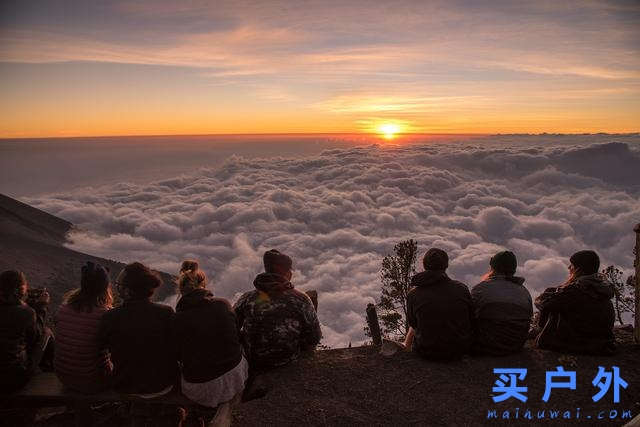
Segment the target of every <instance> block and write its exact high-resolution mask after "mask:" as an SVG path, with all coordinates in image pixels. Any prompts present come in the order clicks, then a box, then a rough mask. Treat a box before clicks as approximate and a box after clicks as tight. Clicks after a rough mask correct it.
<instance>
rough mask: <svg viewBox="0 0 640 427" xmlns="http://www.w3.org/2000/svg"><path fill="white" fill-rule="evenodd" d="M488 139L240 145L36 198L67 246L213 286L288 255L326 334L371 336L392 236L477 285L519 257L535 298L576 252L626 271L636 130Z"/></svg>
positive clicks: (333, 340) (230, 288) (638, 216)
mask: <svg viewBox="0 0 640 427" xmlns="http://www.w3.org/2000/svg"><path fill="white" fill-rule="evenodd" d="M602 139H603V141H602V142H603V143H601V144H585V143H584V142H583V141H585V140H587V138H581V137H579V136H578V137H572V138H567V137H557V138H553V137H546V138H544V140H543V138H542V137H540V138H537V137H527V138H523V137H506V136H505V137H495V138H493V139H489V140H486V141H483V142H458V143H452V142H447V143H430V144H410V145H398V146H377V145H372V146H362V147H354V148H347V149H329V150H325V151H324V152H322V153H321V154H319V155H313V156H302V157H295V158H269V159H247V158H243V157H238V156H232V157H231V158H229V159H228V160H227V161H226V162H225V163H224V164H223V165H222V166H221V167H219V168H216V169H200V170H198V171H196V172H194V173H191V174H188V175H181V176H178V177H174V178H170V179H165V180H160V181H156V182H153V183H150V184H144V185H142V184H127V183H121V184H117V185H111V186H105V187H101V188H97V189H96V188H91V189H85V190H77V191H73V192H71V193H66V194H52V195H48V196H45V197H40V198H37V199H30V200H28V201H29V202H30V203H32V204H34V205H35V206H37V207H39V208H41V209H44V210H46V211H49V212H51V213H53V214H55V215H58V216H61V217H62V218H65V219H67V220H70V221H72V222H73V223H75V224H76V225H78V226H79V227H80V228H81V229H82V230H84V231H78V232H76V233H74V234H73V235H72V236H71V238H72V244H71V247H72V248H74V249H77V250H81V251H84V252H87V253H91V254H95V255H99V256H103V257H108V258H114V259H118V260H123V261H133V260H141V261H143V262H146V263H149V264H151V265H152V266H153V267H155V268H158V269H162V270H164V271H167V272H171V273H174V272H176V270H177V269H178V266H179V264H180V262H181V261H182V260H183V259H184V258H190V257H193V258H197V259H199V260H200V262H201V264H202V265H203V267H204V269H205V270H206V272H207V274H208V275H209V277H210V278H211V284H212V287H213V289H214V291H215V293H216V294H218V295H220V296H224V297H228V298H230V299H232V300H233V299H235V298H237V297H238V296H239V295H240V294H241V293H242V292H244V291H247V290H249V289H251V288H252V285H251V283H252V280H253V277H254V275H255V274H256V273H258V272H259V271H260V269H261V255H262V252H263V251H265V250H267V249H271V248H278V249H280V250H282V251H284V252H286V253H289V254H290V255H291V256H292V257H293V259H294V267H295V273H294V280H293V281H294V283H295V284H296V285H297V286H298V287H299V288H301V289H316V290H317V291H318V292H319V302H320V304H319V315H320V319H321V322H322V324H323V330H324V335H325V343H326V344H328V345H330V346H344V345H346V344H347V343H348V342H354V343H357V342H359V341H361V340H362V339H363V338H364V337H363V333H362V327H363V323H364V320H363V313H364V308H365V307H366V304H367V303H369V302H372V301H373V300H374V299H377V298H378V297H379V293H380V288H379V286H380V285H379V279H378V277H379V267H380V262H381V259H382V256H384V255H385V254H387V253H389V252H390V251H391V250H392V248H393V245H394V244H395V243H396V242H398V241H400V240H402V239H408V238H414V239H416V240H417V241H418V244H419V251H420V256H421V255H422V254H423V253H424V251H425V250H426V249H427V248H428V247H430V246H438V247H441V248H443V249H446V250H447V251H448V252H449V254H450V256H451V258H452V261H451V266H450V274H451V276H453V277H455V278H456V279H459V280H461V281H464V282H466V283H467V284H469V285H470V286H472V285H474V284H475V283H477V282H478V279H479V277H480V276H481V275H482V274H483V273H484V272H486V270H487V268H488V262H489V258H490V256H491V255H492V254H493V253H494V252H496V251H498V250H500V249H502V248H509V249H511V250H513V251H515V252H516V254H517V256H518V259H519V265H520V267H519V274H520V275H522V276H525V277H526V279H527V281H526V286H527V287H528V288H529V290H530V291H531V292H532V294H534V296H535V295H536V294H537V293H539V292H540V291H541V290H542V289H544V288H545V287H546V286H550V285H555V284H558V283H559V282H560V281H562V280H563V279H564V278H565V277H566V274H567V271H566V266H567V259H568V257H569V256H570V255H571V254H572V253H573V252H574V251H577V250H580V249H583V248H593V249H595V250H597V251H598V252H599V253H600V255H601V257H602V258H603V262H604V263H605V264H607V265H608V264H616V265H618V266H620V267H623V268H625V269H627V270H628V271H630V269H631V268H632V265H633V260H632V247H633V244H634V236H633V233H632V231H631V230H632V228H633V225H634V224H635V223H637V222H638V221H640V202H639V199H638V195H639V194H640V179H639V178H638V176H637V170H639V168H638V167H639V166H640V150H639V145H638V143H639V142H640V137H634V138H627V139H626V141H627V142H626V143H619V142H611V137H603V138H602Z"/></svg>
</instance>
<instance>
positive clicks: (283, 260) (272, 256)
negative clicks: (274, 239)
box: [262, 249, 293, 273]
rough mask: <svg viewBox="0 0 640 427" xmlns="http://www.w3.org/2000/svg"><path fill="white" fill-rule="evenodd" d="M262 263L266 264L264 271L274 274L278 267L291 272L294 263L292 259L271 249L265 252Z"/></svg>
mask: <svg viewBox="0 0 640 427" xmlns="http://www.w3.org/2000/svg"><path fill="white" fill-rule="evenodd" d="M262 261H263V262H264V270H265V271H266V272H267V273H274V272H275V271H274V269H275V267H276V266H279V267H281V268H284V269H286V270H291V268H292V267H293V261H292V260H291V258H290V257H289V256H287V255H285V254H283V253H281V252H280V251H278V250H276V249H271V250H268V251H267V252H265V253H264V256H263V257H262Z"/></svg>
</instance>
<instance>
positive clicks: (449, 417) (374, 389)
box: [234, 331, 640, 426]
mask: <svg viewBox="0 0 640 427" xmlns="http://www.w3.org/2000/svg"><path fill="white" fill-rule="evenodd" d="M617 335H618V341H619V348H618V352H617V354H616V355H615V356H612V357H593V356H563V355H561V354H558V353H554V352H548V351H543V350H537V349H533V348H531V347H530V344H529V345H528V346H527V347H528V348H526V349H525V351H523V352H522V353H520V354H517V355H513V356H507V357H486V358H471V357H465V358H464V359H463V360H461V361H458V362H452V363H435V362H430V361H426V360H423V359H420V358H418V357H416V356H414V355H413V354H410V353H398V354H395V355H393V356H390V357H384V356H381V355H379V354H377V353H376V351H375V350H374V349H373V348H372V347H359V348H352V349H338V350H328V351H321V352H317V353H316V354H315V355H314V356H312V357H311V358H309V359H304V360H300V361H299V362H297V363H296V364H295V365H294V366H290V367H287V368H285V369H280V370H278V371H274V372H272V373H270V374H269V375H268V376H267V377H266V381H267V383H268V384H269V385H270V391H269V393H268V394H267V396H265V397H264V398H262V399H257V400H254V401H250V402H247V403H244V404H242V405H241V406H240V407H238V408H237V409H236V411H235V412H234V425H238V426H253V425H301V424H304V425H364V424H367V425H408V424H416V425H474V426H475V425H491V424H496V423H499V424H505V423H509V424H528V425H543V424H545V425H547V424H549V423H552V424H554V425H565V424H570V423H571V424H573V423H581V424H585V425H602V424H613V425H622V424H624V423H625V422H628V421H629V420H628V419H626V420H623V419H621V416H622V411H625V410H630V411H631V414H632V415H633V416H635V415H637V414H638V413H640V346H639V345H636V344H633V340H632V336H631V333H630V332H628V331H617ZM557 366H563V367H564V369H565V370H567V371H568V370H574V371H576V378H577V387H576V390H568V389H553V390H552V391H551V396H550V399H549V402H548V403H547V402H543V401H542V396H543V394H544V391H545V381H546V375H545V374H546V371H547V370H555V368H556V367H557ZM598 366H603V367H605V368H606V369H607V370H610V368H611V367H612V366H618V367H619V368H620V376H621V377H622V378H623V379H624V380H625V381H626V382H627V383H628V387H627V389H621V390H620V403H618V404H614V403H612V402H613V394H612V391H613V390H612V389H611V390H610V391H609V393H608V394H606V395H605V396H604V397H603V398H602V399H601V400H600V401H599V402H597V403H594V402H593V401H592V396H593V395H594V394H595V393H596V392H597V391H598V389H597V388H596V387H594V386H593V385H592V384H591V381H592V380H593V378H594V376H595V375H596V373H597V371H598ZM494 368H527V369H528V373H527V376H526V377H525V379H524V380H523V381H522V384H519V385H525V386H527V387H528V393H527V396H528V400H527V402H526V403H522V402H520V401H518V400H515V399H510V400H507V401H505V402H502V403H498V404H494V403H493V400H492V398H491V396H492V387H493V386H494V382H495V381H496V379H497V376H496V375H495V374H494V373H493V369H494ZM558 380H561V379H558ZM516 408H519V410H518V415H519V416H518V418H517V419H516ZM577 408H580V409H579V411H577ZM492 409H495V410H496V413H497V415H498V417H499V418H500V419H498V420H496V419H487V413H488V411H489V410H492ZM527 409H529V410H530V411H531V414H532V416H533V417H534V419H533V420H529V419H526V418H523V416H524V414H525V411H526V410H527ZM505 410H508V411H509V414H510V419H509V420H503V419H502V416H503V414H504V411H505ZM542 410H545V411H546V414H547V415H546V417H547V418H546V419H541V420H537V419H536V417H537V414H538V411H542ZM549 410H559V411H561V412H560V419H555V420H550V419H549V417H550V415H549V414H548V411H549ZM611 410H616V411H618V416H617V417H616V418H615V419H612V420H610V419H608V418H609V416H610V415H611V414H612V413H611V412H610V411H611ZM564 411H571V418H572V419H571V420H568V419H562V418H561V417H562V415H564V414H563V413H564ZM603 411H604V412H603ZM576 413H577V414H579V418H576V417H577V414H576ZM598 416H603V417H604V419H598ZM588 417H591V418H588Z"/></svg>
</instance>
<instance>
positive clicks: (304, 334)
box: [300, 297, 322, 351]
mask: <svg viewBox="0 0 640 427" xmlns="http://www.w3.org/2000/svg"><path fill="white" fill-rule="evenodd" d="M307 299H308V297H307ZM320 339H322V331H321V330H320V321H319V320H318V315H317V314H316V310H315V309H314V308H313V304H312V303H311V300H310V299H309V300H308V303H307V304H304V305H303V307H302V330H301V333H300V348H301V349H302V350H304V351H307V350H313V349H314V348H315V346H316V345H318V343H319V342H320Z"/></svg>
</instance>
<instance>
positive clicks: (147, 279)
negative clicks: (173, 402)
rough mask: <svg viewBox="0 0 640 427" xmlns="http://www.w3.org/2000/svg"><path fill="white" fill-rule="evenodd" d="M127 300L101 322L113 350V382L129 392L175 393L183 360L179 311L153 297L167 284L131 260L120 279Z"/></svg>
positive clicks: (105, 341)
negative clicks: (176, 322) (174, 335)
mask: <svg viewBox="0 0 640 427" xmlns="http://www.w3.org/2000/svg"><path fill="white" fill-rule="evenodd" d="M117 283H118V286H119V291H120V293H121V295H122V296H123V299H124V303H123V304H122V305H121V306H119V307H116V308H114V309H112V310H109V311H108V312H106V313H105V314H104V315H103V316H102V319H101V321H100V326H99V332H98V337H99V343H100V345H101V346H103V347H106V348H108V349H109V351H110V353H111V360H112V362H113V380H112V384H113V387H114V388H115V390H116V391H118V392H121V393H127V394H137V395H144V397H149V396H150V395H160V394H165V393H168V392H169V391H171V388H172V386H173V384H174V383H175V380H176V377H177V360H176V354H175V349H174V346H173V343H172V341H171V328H172V322H173V317H174V312H173V309H172V308H171V307H169V306H167V305H162V304H156V303H153V302H151V301H150V297H151V296H152V295H153V290H154V289H155V288H156V287H158V286H159V285H160V283H161V281H160V279H159V278H158V277H157V275H155V274H153V273H152V272H151V271H150V270H149V269H148V268H146V267H144V266H143V265H142V264H139V263H133V264H129V265H128V266H127V267H125V269H124V270H123V272H122V273H120V276H119V277H118V282H117Z"/></svg>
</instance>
